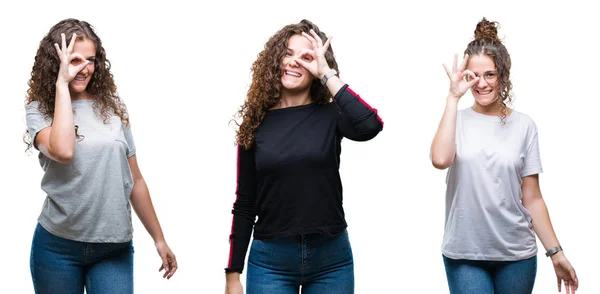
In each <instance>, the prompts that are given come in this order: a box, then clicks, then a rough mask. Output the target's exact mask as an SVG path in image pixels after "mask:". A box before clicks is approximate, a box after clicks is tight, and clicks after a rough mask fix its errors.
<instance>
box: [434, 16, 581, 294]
mask: <svg viewBox="0 0 600 294" xmlns="http://www.w3.org/2000/svg"><path fill="white" fill-rule="evenodd" d="M497 26H498V24H497V23H496V22H490V21H487V20H486V19H485V18H484V19H483V20H481V21H480V22H479V23H478V24H477V28H476V29H475V40H473V41H472V42H471V43H469V45H468V46H467V49H466V50H465V57H464V60H463V61H462V63H461V65H460V66H457V59H458V58H457V56H455V57H454V64H453V67H452V70H449V69H448V68H447V67H446V66H445V65H444V67H445V69H446V72H447V74H448V77H449V78H450V82H451V83H450V91H449V93H448V97H447V98H446V109H445V111H444V114H443V117H442V121H441V123H440V126H439V128H438V130H437V133H436V134H435V137H434V139H433V143H432V145H431V159H432V162H433V165H434V166H435V167H436V168H438V169H446V168H448V167H449V170H448V176H447V181H446V182H447V190H446V225H445V233H444V240H443V244H442V253H443V258H444V264H445V267H446V276H447V278H448V286H449V288H450V292H451V293H478V294H479V293H496V294H501V293H511V294H521V293H531V291H532V290H533V284H534V281H535V275H536V270H537V259H536V255H537V246H536V238H535V236H536V235H537V236H538V237H539V239H540V240H541V242H542V244H543V246H544V248H545V250H546V251H547V252H546V255H547V256H550V258H551V259H552V264H553V265H554V269H555V272H556V276H557V279H558V289H559V291H560V289H561V283H564V285H565V288H566V290H567V293H573V292H575V290H576V289H577V287H578V280H577V275H576V274H575V270H574V269H573V267H572V266H571V264H570V263H569V261H568V260H567V258H566V257H565V255H564V253H563V251H562V248H561V247H560V243H559V242H558V239H557V237H556V235H555V233H554V230H553V228H552V224H551V222H550V218H549V216H548V210H547V209H546V204H545V203H544V199H543V198H542V194H541V192H540V187H539V182H538V174H539V173H541V172H542V166H541V162H540V155H539V150H538V138H537V129H536V125H535V123H534V122H533V121H532V120H531V119H530V118H529V117H528V116H527V115H525V114H522V113H520V112H517V111H514V110H512V109H510V108H508V107H507V105H506V104H507V103H509V102H510V101H511V94H512V93H511V89H512V84H511V82H510V66H511V61H510V56H509V54H508V51H507V50H506V47H504V45H503V44H502V42H501V41H500V39H499V38H498V32H497ZM469 89H471V93H472V94H473V96H474V98H475V103H474V104H473V106H472V107H470V108H466V109H461V110H457V105H458V101H459V99H460V98H461V97H462V96H463V95H464V94H465V92H466V91H467V90H469Z"/></svg>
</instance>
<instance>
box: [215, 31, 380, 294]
mask: <svg viewBox="0 0 600 294" xmlns="http://www.w3.org/2000/svg"><path fill="white" fill-rule="evenodd" d="M330 42H331V38H327V37H326V36H325V34H324V33H322V32H320V31H319V29H318V28H317V26H315V25H314V24H312V23H311V22H309V21H307V20H303V21H301V22H300V23H298V24H292V25H288V26H285V27H284V28H283V29H281V30H280V31H279V32H277V33H276V34H275V35H274V36H272V37H271V38H270V39H269V41H268V42H267V44H266V45H265V49H264V50H263V51H262V52H261V53H260V54H259V56H258V59H257V60H256V61H255V62H254V64H253V66H252V71H253V76H252V84H251V86H250V89H249V91H248V97H247V100H246V102H245V103H244V105H242V107H241V108H240V111H239V116H241V117H242V119H243V121H242V124H241V125H240V127H239V130H238V132H237V144H238V161H237V166H238V172H237V189H236V194H237V199H236V201H235V203H234V206H233V211H232V213H233V224H232V228H231V236H230V240H229V241H230V254H229V262H228V266H227V268H226V280H227V283H226V289H227V290H226V292H227V293H242V292H243V290H242V285H241V282H240V280H239V276H240V273H241V272H242V270H243V267H244V259H245V255H246V251H247V249H248V244H249V241H250V237H251V235H252V229H253V227H254V241H253V243H252V247H251V249H250V255H249V257H248V272H247V278H246V290H247V293H298V289H299V287H300V286H302V289H303V290H302V291H303V293H317V292H318V293H353V291H354V269H353V259H352V250H351V248H350V243H349V241H348V234H347V232H346V226H347V225H346V221H345V218H344V210H343V208H342V183H341V179H340V174H339V164H340V152H341V144H340V143H341V140H342V138H343V137H346V138H348V139H350V140H354V141H367V140H370V139H372V138H373V137H375V136H376V135H377V134H378V133H379V132H380V131H381V130H382V128H383V122H382V121H381V119H380V118H379V117H378V116H377V112H376V110H375V109H373V108H371V107H370V106H369V105H368V104H366V103H365V102H364V101H363V100H362V99H361V98H360V97H359V96H358V95H357V94H356V93H354V92H353V91H352V90H351V89H350V88H349V87H348V85H346V84H345V83H344V82H343V81H342V80H341V79H340V78H339V76H338V66H337V63H336V61H335V59H334V55H333V50H332V48H331V46H330ZM256 216H258V221H256V223H255V219H256Z"/></svg>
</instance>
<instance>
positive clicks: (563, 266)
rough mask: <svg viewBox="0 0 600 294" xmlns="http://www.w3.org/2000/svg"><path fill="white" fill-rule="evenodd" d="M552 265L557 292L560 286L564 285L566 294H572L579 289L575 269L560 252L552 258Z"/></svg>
mask: <svg viewBox="0 0 600 294" xmlns="http://www.w3.org/2000/svg"><path fill="white" fill-rule="evenodd" d="M552 265H554V272H556V280H557V282H558V292H560V290H561V284H563V283H564V284H565V290H566V291H567V292H566V293H567V294H574V293H575V290H577V288H578V287H579V280H578V279H577V274H576V273H575V269H574V268H573V266H572V265H571V263H570V262H569V260H567V257H565V255H564V253H562V251H561V252H558V253H556V254H555V255H553V256H552Z"/></svg>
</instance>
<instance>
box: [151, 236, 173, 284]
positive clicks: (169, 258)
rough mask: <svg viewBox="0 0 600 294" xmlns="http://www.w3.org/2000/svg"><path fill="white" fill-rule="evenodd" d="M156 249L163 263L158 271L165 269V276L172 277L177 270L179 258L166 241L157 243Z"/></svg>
mask: <svg viewBox="0 0 600 294" xmlns="http://www.w3.org/2000/svg"><path fill="white" fill-rule="evenodd" d="M156 251H158V255H159V256H160V259H162V265H161V266H160V268H159V269H158V271H159V272H160V271H162V270H163V269H164V270H165V273H164V275H163V278H167V279H170V278H171V277H172V276H173V275H174V274H175V272H176V271H177V259H175V254H173V251H171V248H169V245H167V243H166V242H164V241H162V242H158V243H156Z"/></svg>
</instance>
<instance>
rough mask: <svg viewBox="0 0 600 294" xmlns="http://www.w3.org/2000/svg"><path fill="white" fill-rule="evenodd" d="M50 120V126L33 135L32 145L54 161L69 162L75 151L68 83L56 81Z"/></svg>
mask: <svg viewBox="0 0 600 294" xmlns="http://www.w3.org/2000/svg"><path fill="white" fill-rule="evenodd" d="M52 121H53V123H52V126H50V127H47V128H45V129H43V130H41V131H40V132H39V133H37V135H34V136H35V140H34V146H36V147H37V148H38V149H39V150H40V151H41V152H42V153H43V154H44V155H46V157H48V158H50V159H52V160H54V161H57V162H60V163H69V162H71V159H73V154H74V153H75V124H74V122H73V108H72V107H71V96H70V94H69V84H68V83H59V82H57V83H56V98H55V104H54V119H53V120H52Z"/></svg>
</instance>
